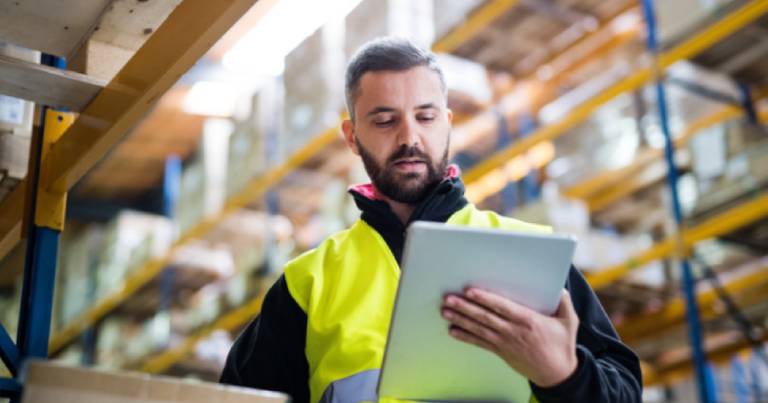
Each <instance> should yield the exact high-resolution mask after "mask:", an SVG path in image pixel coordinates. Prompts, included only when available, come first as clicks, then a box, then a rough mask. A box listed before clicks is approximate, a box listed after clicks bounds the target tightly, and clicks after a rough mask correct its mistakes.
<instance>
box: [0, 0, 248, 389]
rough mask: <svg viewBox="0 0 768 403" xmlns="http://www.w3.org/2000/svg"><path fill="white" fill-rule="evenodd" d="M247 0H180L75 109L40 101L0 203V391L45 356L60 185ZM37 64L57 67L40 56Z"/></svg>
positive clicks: (60, 225) (59, 63)
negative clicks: (4, 273) (24, 157)
mask: <svg viewBox="0 0 768 403" xmlns="http://www.w3.org/2000/svg"><path fill="white" fill-rule="evenodd" d="M255 1H256V0H234V1H227V2H209V1H206V0H184V1H183V2H182V3H181V4H179V5H178V6H177V7H176V8H175V9H174V11H173V12H172V13H171V15H170V16H169V17H168V18H167V19H166V21H165V22H164V23H163V24H162V25H161V26H160V27H159V28H158V30H157V31H156V32H155V33H154V34H153V35H152V36H151V37H150V38H149V39H148V40H147V41H146V43H145V44H144V45H143V46H142V47H141V48H140V49H139V50H138V51H137V52H136V53H135V54H134V56H133V57H132V58H131V59H130V60H129V61H128V63H127V64H126V65H125V66H124V67H123V69H122V70H121V71H120V72H119V73H118V74H117V76H115V78H114V79H113V80H112V81H111V82H110V83H108V84H107V85H106V86H105V87H104V88H103V89H101V90H100V91H98V94H96V96H95V98H94V99H93V100H92V101H90V102H89V103H88V104H87V105H86V106H85V107H84V109H82V110H81V111H78V112H80V113H79V115H77V116H75V114H74V113H71V112H66V111H58V110H55V109H53V108H49V107H48V106H41V108H40V109H41V113H40V124H39V130H38V133H37V135H36V136H34V137H33V143H32V146H31V149H30V169H29V174H28V176H27V178H26V179H25V180H24V181H22V182H21V183H20V184H19V185H17V187H16V189H15V190H14V191H13V192H12V193H11V194H10V195H9V196H8V198H7V199H6V200H5V201H3V203H0V207H2V208H3V217H2V219H0V248H1V249H0V253H2V255H0V256H3V255H4V254H5V253H7V252H8V251H9V250H10V249H11V248H12V247H13V246H15V245H16V244H17V243H18V242H20V241H22V242H26V243H27V255H26V259H25V263H24V274H23V276H24V279H23V280H24V281H23V289H22V296H21V309H20V313H19V326H18V334H17V337H16V343H14V341H13V339H12V338H11V336H10V335H9V334H8V332H7V331H6V330H5V329H4V328H3V327H1V326H0V359H2V361H3V363H4V364H5V366H6V367H7V368H8V370H9V372H10V374H11V377H3V378H0V396H2V397H8V398H10V399H11V401H12V402H16V401H19V399H20V393H21V391H22V384H21V382H20V380H19V375H20V373H21V372H22V371H23V366H24V364H25V362H26V361H27V360H28V359H31V358H35V359H46V358H48V356H49V337H50V324H51V311H52V306H53V295H54V294H53V293H54V282H55V278H56V260H57V253H58V246H59V235H60V234H61V231H62V230H63V229H64V217H65V207H66V197H67V192H68V191H69V189H70V188H71V187H72V186H73V185H74V184H75V182H77V181H78V180H79V179H80V178H81V177H82V176H83V175H84V174H85V172H86V171H87V170H89V169H90V168H91V167H93V166H94V165H95V164H96V163H97V162H98V161H99V160H100V159H101V158H102V157H103V156H104V155H105V154H106V152H107V151H108V150H109V149H110V148H112V146H114V145H115V144H116V143H117V142H118V141H119V140H120V139H121V138H122V137H123V136H124V135H125V134H126V132H127V131H128V130H129V129H130V127H132V126H133V125H134V124H135V123H136V122H137V121H138V120H139V119H141V118H142V116H143V115H144V114H145V113H146V112H147V111H148V110H149V109H150V108H151V107H152V105H154V103H155V101H157V100H158V99H159V98H160V96H161V95H162V94H163V93H165V91H167V90H168V89H169V88H170V87H171V85H173V83H174V82H176V80H177V79H178V77H179V76H181V75H182V74H183V73H184V72H185V71H187V70H189V68H190V67H192V65H193V64H194V63H195V62H196V61H197V60H198V59H200V57H202V56H203V55H204V54H205V52H207V51H208V49H209V48H210V47H211V46H212V45H213V44H214V43H215V41H216V40H217V39H218V38H220V37H222V36H223V35H224V34H225V33H226V32H227V30H229V28H230V27H232V25H234V23H235V22H237V20H238V19H239V17H240V16H242V15H244V14H245V13H246V12H247V11H248V9H249V8H250V7H251V6H253V4H254V3H255ZM43 64H45V65H48V66H54V67H57V68H59V69H62V68H64V60H63V59H59V58H55V57H52V56H47V55H44V58H43ZM16 95H18V94H16ZM5 207H8V209H6V208H5Z"/></svg>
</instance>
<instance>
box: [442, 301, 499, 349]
mask: <svg viewBox="0 0 768 403" xmlns="http://www.w3.org/2000/svg"><path fill="white" fill-rule="evenodd" d="M442 314H443V317H444V318H445V319H447V320H448V321H449V322H451V324H452V325H455V326H458V327H460V328H462V329H464V330H466V331H469V332H471V333H472V334H474V335H475V336H477V337H479V338H481V339H483V340H485V341H486V342H488V343H490V344H494V345H495V344H497V343H498V341H499V334H498V333H497V332H496V331H495V330H493V329H491V328H489V327H487V326H485V325H483V324H481V323H480V322H477V321H475V320H473V319H471V318H468V317H466V316H464V315H462V314H461V313H459V312H456V311H454V310H452V309H447V308H445V309H443V310H442Z"/></svg>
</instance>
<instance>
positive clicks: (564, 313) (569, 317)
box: [555, 289, 579, 322]
mask: <svg viewBox="0 0 768 403" xmlns="http://www.w3.org/2000/svg"><path fill="white" fill-rule="evenodd" d="M555 317H556V318H558V319H562V320H565V321H568V322H573V321H578V319H579V316H578V315H577V314H576V310H575V309H574V307H573V300H572V299H571V293H569V292H568V290H566V289H563V292H562V294H560V304H559V305H558V306H557V311H555Z"/></svg>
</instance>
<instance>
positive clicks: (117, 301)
mask: <svg viewBox="0 0 768 403" xmlns="http://www.w3.org/2000/svg"><path fill="white" fill-rule="evenodd" d="M518 2H519V0H494V1H491V2H489V3H487V4H486V5H484V6H482V7H481V8H480V9H479V10H477V12H475V13H473V15H472V16H471V17H470V18H469V19H468V20H467V21H466V22H465V23H464V24H462V25H461V26H459V27H457V28H456V29H454V30H452V31H450V32H449V33H448V34H447V35H446V36H445V37H443V38H441V39H440V40H438V41H437V42H436V43H435V45H434V46H433V49H434V50H435V51H438V52H450V51H452V50H454V49H456V48H457V47H459V46H460V45H461V44H462V43H464V42H465V41H467V40H468V39H469V38H471V37H472V36H473V35H475V34H476V33H477V32H478V31H479V30H481V29H482V28H483V27H484V26H485V25H486V24H488V23H490V22H492V21H493V20H495V19H496V18H498V17H500V16H501V15H502V14H504V13H505V12H506V11H508V10H509V9H511V8H512V7H514V6H515V5H516V4H517V3H518ZM338 138H340V132H339V127H331V128H328V129H327V130H325V131H323V132H322V133H320V134H318V135H316V136H315V137H314V138H312V139H311V140H310V141H309V142H308V143H307V144H306V145H305V146H304V147H302V148H301V149H299V150H298V151H297V152H295V153H294V154H293V155H291V156H290V157H289V158H288V159H287V160H286V161H285V162H283V163H282V164H280V165H278V166H277V167H274V168H272V169H269V170H267V171H266V172H265V173H263V174H262V175H259V176H258V177H256V178H254V179H253V180H251V181H250V182H249V183H248V184H247V185H246V186H245V187H244V188H243V190H241V191H239V192H237V193H236V194H235V195H233V196H231V197H230V198H228V199H227V201H226V203H225V206H224V208H223V209H222V211H220V212H219V213H218V214H216V215H215V216H212V217H208V218H206V219H204V220H202V221H201V222H199V223H197V224H196V225H194V226H193V227H192V228H190V229H189V230H188V231H186V233H184V234H182V235H181V236H180V237H179V239H178V240H177V241H176V242H175V243H174V245H173V246H172V247H171V248H170V250H169V251H168V252H167V253H166V254H165V255H163V256H162V257H159V258H157V259H152V260H150V261H148V262H146V263H144V264H143V265H142V266H141V267H137V268H136V269H135V270H132V274H130V275H129V277H128V278H127V279H126V280H125V281H124V283H123V285H122V287H120V289H118V290H116V291H114V292H112V293H110V294H108V295H107V296H105V297H104V298H102V299H100V300H99V301H98V302H97V303H96V304H94V306H92V307H91V308H89V309H88V310H87V311H86V312H84V313H83V314H82V315H80V316H78V317H77V318H76V319H75V320H73V321H72V322H71V323H69V324H67V325H66V326H65V327H64V328H62V329H60V330H59V331H57V332H55V333H54V335H53V337H52V339H51V343H50V351H51V353H52V354H55V353H57V352H59V351H61V350H62V349H63V348H65V347H66V346H67V345H69V344H70V343H72V342H73V341H74V340H75V339H76V338H77V337H78V336H79V335H80V334H81V333H82V332H84V331H85V330H86V329H88V328H89V327H91V326H93V325H95V324H96V323H97V322H98V321H100V320H101V319H102V318H103V317H105V316H106V315H108V314H109V313H110V312H111V311H112V310H114V309H115V308H117V307H118V306H120V305H121V304H122V303H123V302H125V301H126V300H127V299H128V298H130V297H131V296H132V295H134V294H135V293H136V292H137V291H138V290H140V289H141V288H142V287H143V286H145V285H146V284H148V283H149V282H150V281H151V280H152V279H154V278H155V277H156V276H157V275H158V274H159V273H160V272H162V271H163V269H164V268H165V267H166V266H167V265H168V263H170V261H171V258H172V256H173V254H174V253H175V252H176V251H178V250H179V249H180V248H181V247H183V246H184V245H187V244H188V243H189V242H191V241H194V240H197V239H200V238H202V237H203V236H205V235H206V234H207V233H209V232H210V231H211V230H212V229H213V228H214V227H215V226H216V224H218V223H219V222H221V220H223V219H224V218H225V217H227V216H228V215H229V214H231V213H232V212H234V211H237V210H239V209H241V208H243V207H245V206H247V205H248V204H250V203H252V202H253V201H255V200H257V199H259V198H260V197H261V196H262V195H264V194H265V192H266V191H267V190H268V189H270V188H271V187H273V186H274V185H276V184H278V183H279V182H280V181H281V180H282V179H283V178H285V177H286V176H287V175H288V174H290V173H291V172H292V171H294V170H295V169H297V168H298V167H300V166H301V165H302V164H304V163H305V162H307V161H309V160H310V159H311V158H313V157H314V156H316V155H318V154H319V153H320V151H322V150H323V149H324V148H325V147H326V146H327V145H329V144H331V143H332V142H334V141H335V140H337V139H338Z"/></svg>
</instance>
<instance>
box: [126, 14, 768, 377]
mask: <svg viewBox="0 0 768 403" xmlns="http://www.w3.org/2000/svg"><path fill="white" fill-rule="evenodd" d="M499 3H502V2H498V3H495V6H498V4H499ZM503 3H505V4H510V2H503ZM766 12H768V2H752V3H749V4H747V5H744V6H742V7H741V8H739V9H736V10H735V11H733V12H731V13H729V14H727V15H726V16H724V17H723V18H721V19H719V21H718V22H716V23H714V24H712V25H711V26H709V27H707V28H706V29H704V30H702V31H700V32H698V33H696V34H694V35H693V36H692V37H691V38H689V39H688V40H686V41H684V42H683V43H681V44H680V45H678V46H676V47H674V48H672V49H670V50H669V51H666V52H664V53H662V54H661V55H659V57H658V60H659V65H660V66H661V67H662V68H666V67H668V66H670V65H671V64H673V63H674V62H676V61H679V60H683V59H687V58H691V57H693V56H695V55H696V54H698V53H700V52H702V51H704V50H706V49H707V48H708V47H710V46H712V45H714V44H716V43H717V42H718V41H719V40H721V39H723V38H725V37H727V36H729V35H731V34H733V33H734V32H736V31H737V30H739V29H740V28H741V27H743V26H745V25H748V24H749V23H751V22H753V21H755V20H756V19H757V18H759V17H760V16H762V15H764V14H765V13H766ZM482 15H483V18H485V19H487V18H490V17H489V16H488V15H485V14H482ZM447 43H452V42H447ZM446 46H447V45H446ZM451 46H457V45H451ZM436 48H437V46H436ZM656 78H657V77H656V75H655V74H654V70H653V68H652V67H649V68H644V69H641V70H639V71H637V72H635V73H634V74H632V75H630V76H629V77H628V78H626V79H625V80H622V81H621V82H619V83H618V84H616V85H614V86H612V87H610V88H609V89H607V90H605V91H604V92H603V93H601V94H600V95H598V96H597V97H596V98H595V99H593V100H592V101H589V102H588V103H586V104H584V105H583V106H582V107H581V108H579V109H577V110H575V111H574V112H572V113H571V114H570V115H568V116H566V117H565V118H563V119H562V120H561V121H559V122H556V123H554V124H553V125H550V126H545V127H542V128H540V129H538V130H537V131H536V132H534V133H533V134H532V135H531V136H530V137H528V138H526V139H525V140H523V141H522V142H518V143H514V144H512V145H510V147H509V148H508V149H506V150H503V151H501V152H500V153H499V154H498V155H503V157H498V156H496V155H495V156H492V157H491V160H489V161H490V162H495V164H489V161H488V160H487V161H485V162H483V163H481V164H479V166H478V167H476V168H474V169H473V170H470V171H469V172H468V173H467V174H465V175H464V178H465V182H467V183H471V182H472V181H474V180H478V179H479V178H480V177H481V176H482V175H481V173H483V174H485V173H487V172H490V170H491V169H494V168H495V166H498V165H500V164H503V163H504V162H506V161H508V159H509V158H514V157H515V156H517V155H520V154H522V153H523V152H525V151H527V150H528V149H530V148H531V147H533V146H534V145H536V144H538V143H540V142H542V141H546V140H551V139H553V138H555V137H557V136H560V135H562V134H564V133H565V132H566V131H567V130H568V129H569V128H572V127H574V126H575V125H577V124H578V123H580V122H582V121H584V120H585V119H586V118H587V117H588V116H590V115H591V114H592V113H593V112H594V111H595V110H596V109H597V108H599V107H600V106H602V105H604V104H606V103H607V102H609V101H610V100H611V99H613V98H615V97H616V96H618V95H619V94H622V93H626V92H629V91H632V90H636V89H638V88H640V87H641V86H642V85H646V84H648V83H652V82H653V81H654V79H656ZM743 113H744V112H743V110H742V109H741V108H736V107H733V106H727V107H724V108H723V109H722V110H720V111H718V112H716V113H714V114H712V115H709V116H706V117H704V118H702V119H700V120H698V121H696V122H694V123H693V124H692V125H691V126H690V127H689V128H688V130H686V134H685V135H684V136H681V137H680V138H679V139H678V140H677V141H678V142H682V141H686V140H687V139H688V138H690V137H691V136H692V135H693V134H694V133H695V132H696V131H698V130H701V129H703V128H706V127H709V126H712V125H715V124H717V123H721V122H723V121H726V120H728V119H732V118H735V117H738V116H741V115H742V114H743ZM762 115H763V116H764V117H765V118H768V113H765V112H764V113H763V114H762ZM521 143H523V144H521ZM660 157H661V155H654V156H652V158H654V159H658V158H660ZM473 172H474V173H473ZM621 174H622V175H623V176H622V177H624V178H626V171H625V172H622V173H621ZM618 176H619V175H618V174H617V173H612V174H611V175H610V177H608V178H607V179H606V178H603V179H599V180H601V181H608V182H610V181H615V180H616V178H617V177H618ZM592 186H594V185H592ZM764 216H768V195H765V194H764V195H762V196H760V197H758V198H756V199H754V200H751V201H750V202H747V203H743V204H741V205H738V206H736V207H734V208H732V209H730V210H728V211H726V212H724V213H721V214H719V215H718V216H716V217H713V218H711V219H709V220H707V221H706V222H704V223H701V224H699V225H697V226H695V227H693V228H687V229H684V230H683V231H682V235H681V237H682V239H684V242H685V244H686V245H693V244H694V243H696V242H698V241H700V240H704V239H709V238H712V237H715V236H718V235H722V234H725V233H728V232H730V231H733V230H734V229H737V228H739V227H741V226H744V225H746V224H749V223H751V222H754V221H755V220H757V219H759V218H761V217H764ZM675 245H676V239H667V240H664V241H661V242H659V243H657V244H655V245H654V246H653V247H651V248H650V249H649V250H648V251H646V252H644V253H642V254H640V255H638V256H636V257H633V258H632V259H630V260H629V261H627V262H625V263H623V264H622V265H618V266H616V267H612V268H606V270H600V271H598V273H597V274H596V275H594V276H591V277H588V281H590V284H592V285H593V287H595V288H598V289H599V288H602V287H605V286H607V285H610V284H612V283H613V282H615V281H617V280H618V279H620V278H621V277H623V276H624V275H626V274H627V273H628V272H630V271H631V270H633V269H634V268H637V267H640V266H642V265H643V263H647V262H651V261H654V260H658V259H662V258H668V257H672V256H674V255H675V254H676V253H677V249H676V248H675ZM760 278H762V277H760ZM747 284H748V283H745V282H743V281H739V282H736V283H734V284H729V285H728V286H727V287H729V288H734V289H741V288H743V287H746V285H747ZM262 298H263V295H259V296H257V297H255V298H253V299H252V300H250V301H248V302H246V303H245V304H244V305H243V306H242V307H241V308H238V309H235V310H233V311H231V312H229V313H226V314H224V316H222V317H221V318H220V319H218V320H217V321H215V322H214V323H212V324H210V325H208V326H206V327H204V328H203V329H201V330H199V331H197V332H195V333H193V334H192V335H190V336H189V337H187V338H186V339H185V340H184V341H183V342H182V343H180V345H179V346H178V347H175V348H172V349H168V350H166V351H164V352H162V353H161V354H159V355H156V356H153V357H149V358H148V359H146V360H145V361H144V362H143V363H142V364H141V365H140V366H139V368H140V369H141V370H143V371H146V372H163V371H165V370H167V369H169V368H170V367H172V366H173V365H174V364H176V363H177V362H179V361H180V360H181V359H183V358H184V357H185V356H186V355H187V354H188V353H190V352H191V351H192V350H193V348H194V346H195V344H196V343H197V342H198V341H200V340H202V339H204V338H205V337H206V336H208V335H209V334H211V333H212V332H213V331H214V330H217V329H223V330H232V329H235V328H238V327H240V326H243V325H244V324H245V323H247V322H248V321H249V320H251V319H252V318H253V317H254V316H255V314H257V313H258V310H259V307H260V304H261V301H262ZM698 298H699V299H700V300H701V299H704V300H708V299H709V298H711V296H709V294H704V295H701V296H699V297H698ZM680 304H681V302H679V301H676V300H675V301H672V302H671V303H670V305H669V307H668V308H666V307H665V310H667V312H671V311H675V312H677V311H676V310H679V309H680V306H681V305H680ZM682 306H683V307H684V306H685V304H683V305H682ZM648 323H650V322H648ZM664 379H665V378H664V377H661V376H657V377H654V378H653V379H652V381H653V382H655V383H659V382H661V381H663V380H664Z"/></svg>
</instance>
